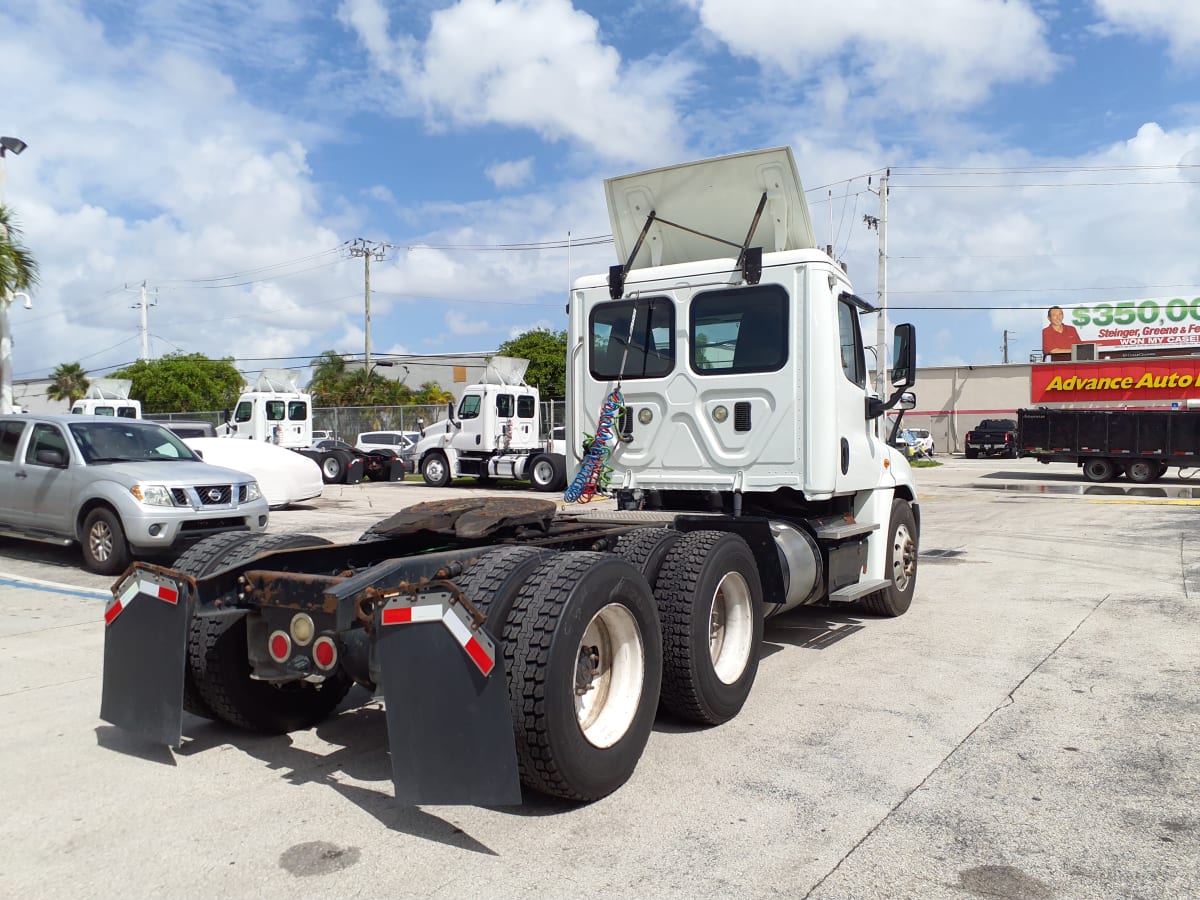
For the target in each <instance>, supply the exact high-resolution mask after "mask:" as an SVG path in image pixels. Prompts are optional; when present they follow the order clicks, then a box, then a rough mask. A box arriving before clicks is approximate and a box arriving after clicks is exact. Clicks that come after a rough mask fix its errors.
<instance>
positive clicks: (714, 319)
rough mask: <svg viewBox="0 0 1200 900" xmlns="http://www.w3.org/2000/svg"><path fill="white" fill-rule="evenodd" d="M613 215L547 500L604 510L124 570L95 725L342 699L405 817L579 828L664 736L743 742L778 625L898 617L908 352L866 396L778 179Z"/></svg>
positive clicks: (573, 309)
mask: <svg viewBox="0 0 1200 900" xmlns="http://www.w3.org/2000/svg"><path fill="white" fill-rule="evenodd" d="M606 190H607V195H608V204H609V213H610V217H611V220H612V227H613V233H614V235H615V236H616V244H617V248H618V253H619V257H618V258H619V264H618V265H616V266H614V267H613V269H612V270H611V271H610V272H609V273H608V274H607V275H597V276H593V277H586V278H582V279H580V280H579V281H577V282H576V283H575V285H574V287H573V289H572V291H571V296H570V303H569V315H568V338H569V350H568V358H567V388H568V390H567V396H568V407H569V409H568V418H567V444H568V448H569V449H568V459H569V462H570V465H571V469H572V471H571V476H572V478H571V483H570V486H569V487H568V489H567V492H566V496H567V498H568V499H575V498H581V499H582V498H586V497H591V496H594V495H595V493H596V487H597V483H598V479H599V477H600V474H601V473H602V472H604V471H606V468H605V467H610V468H611V470H612V472H611V477H612V484H613V485H614V486H615V488H616V490H615V495H616V504H615V506H616V508H615V509H614V508H607V509H603V508H600V507H599V506H587V507H574V508H571V509H560V508H559V505H558V504H557V503H555V502H552V501H549V500H540V499H533V498H514V497H502V496H497V497H479V498H463V499H456V500H446V501H438V502H434V503H422V504H417V505H415V506H411V507H408V508H407V509H404V510H402V511H401V512H399V513H397V514H396V515H394V516H392V517H390V518H388V519H385V520H383V521H381V522H379V523H377V524H376V525H374V526H373V527H372V528H371V529H370V530H369V531H368V532H367V533H366V534H365V535H363V538H362V539H361V540H359V541H358V542H354V543H347V544H338V545H328V544H325V543H324V542H323V541H322V540H321V539H320V538H317V537H312V536H307V535H295V534H273V535H267V536H254V537H249V538H245V539H243V538H240V537H236V538H229V537H226V536H221V537H218V538H212V539H209V541H208V542H206V544H204V545H197V548H193V550H192V551H191V552H189V554H185V556H184V557H181V558H180V559H179V560H178V561H177V563H176V565H175V567H174V569H173V570H167V569H149V568H143V567H134V569H132V570H131V571H130V572H129V573H128V574H127V575H126V577H125V578H124V579H123V580H122V582H121V583H120V584H118V585H117V586H116V587H115V588H114V597H115V598H116V599H115V600H114V603H116V602H117V601H118V600H120V599H121V598H127V599H128V598H136V599H138V602H137V603H133V604H132V605H129V604H128V603H126V604H125V606H124V607H123V609H124V610H125V611H123V612H119V615H114V616H113V617H112V618H111V620H110V621H109V623H108V625H107V628H106V632H105V669H104V689H103V700H102V705H101V716H102V717H103V718H104V719H105V720H107V721H109V722H112V723H113V724H116V725H118V726H120V727H122V728H125V729H128V730H130V731H133V732H135V733H137V734H139V735H142V736H143V737H145V738H148V739H151V740H155V741H159V742H161V743H166V744H172V745H176V746H177V745H178V744H179V742H180V739H181V729H182V721H183V710H184V709H188V710H191V711H192V712H195V713H198V714H199V715H203V716H208V717H210V718H217V719H222V720H224V721H227V722H230V723H233V724H236V725H239V726H241V727H245V728H251V729H255V730H259V731H275V732H281V731H287V730H290V729H296V728H305V727H308V726H311V725H313V724H315V723H317V722H319V721H321V720H322V719H323V718H325V717H327V716H329V715H331V714H332V713H333V711H334V710H335V709H336V708H337V706H338V704H339V703H340V702H341V701H342V698H343V697H344V696H345V694H346V692H347V691H348V690H349V688H350V686H351V685H352V684H353V683H355V682H357V683H359V684H362V685H364V686H365V687H367V688H368V689H369V690H372V691H373V692H375V693H376V694H377V695H378V696H380V697H382V698H383V701H384V707H385V710H386V721H387V731H388V741H389V744H390V755H391V760H392V778H393V786H394V789H395V794H396V798H397V800H398V801H399V802H401V803H408V804H453V803H474V804H482V805H493V804H495V805H502V804H512V803H519V802H521V790H522V786H523V787H524V788H527V789H530V790H536V791H540V792H543V793H548V794H552V795H555V796H559V797H565V798H569V799H572V800H576V801H589V800H594V799H597V798H599V797H603V796H605V795H606V794H608V793H610V792H612V791H614V790H616V789H617V788H619V787H620V786H621V785H622V784H624V783H625V782H626V780H628V778H629V777H630V775H631V774H632V773H633V771H634V768H635V767H636V765H637V762H638V760H639V758H640V757H641V755H642V752H643V750H644V749H645V747H646V746H647V740H648V738H649V736H650V732H651V729H652V727H653V724H654V719H655V716H656V715H657V714H658V712H659V711H660V710H661V711H662V712H663V713H664V714H665V715H669V716H672V717H674V718H676V719H679V720H683V721H686V722H692V723H698V724H702V725H709V726H712V725H719V724H721V723H723V722H725V721H727V720H729V719H731V718H733V717H734V716H736V715H737V714H738V713H739V711H740V710H741V709H742V706H743V704H744V703H745V702H746V699H747V697H748V696H749V694H750V691H751V689H752V688H753V685H754V682H755V676H756V674H757V672H758V660H759V645H760V643H761V640H762V635H763V623H764V619H766V618H767V617H768V616H770V615H774V614H777V613H780V612H782V611H784V610H787V609H791V608H793V607H797V606H802V605H806V604H829V605H833V604H843V603H854V604H857V605H858V606H859V607H860V608H861V609H863V610H864V611H865V612H867V613H870V614H875V615H881V616H898V615H901V614H902V613H904V612H905V611H906V610H907V609H908V608H909V604H910V603H911V602H912V599H913V594H914V591H915V588H916V575H917V546H918V533H919V523H920V517H919V515H918V507H917V500H916V491H915V488H914V483H913V476H912V472H911V471H910V469H909V466H908V463H907V462H906V461H905V459H904V457H903V456H902V455H901V454H900V453H899V452H898V451H897V450H895V449H894V448H892V447H889V446H888V445H887V444H886V443H885V442H884V441H883V440H882V439H880V438H879V437H877V436H876V434H875V427H874V426H875V425H876V424H877V420H878V419H879V417H880V416H882V415H883V414H884V413H885V412H886V411H887V410H888V409H889V408H895V407H897V406H899V407H900V408H912V404H913V403H915V400H914V399H913V397H912V395H911V394H906V393H904V391H905V389H906V388H908V387H909V386H910V385H911V384H912V382H913V377H914V373H915V371H916V370H915V362H916V357H915V354H916V351H915V335H914V331H913V329H912V327H911V326H909V325H900V326H897V328H896V345H895V349H894V362H895V365H894V367H893V368H892V370H891V381H892V386H893V388H894V391H893V393H892V394H891V396H889V397H887V398H880V397H876V396H873V395H872V393H871V391H870V390H869V388H868V387H867V378H866V365H865V358H864V350H863V340H862V333H861V329H860V326H859V319H860V316H861V315H863V314H864V313H868V312H870V311H871V309H870V307H869V305H868V304H866V303H865V302H863V301H862V300H860V299H859V298H858V297H857V296H855V294H854V292H853V289H852V288H851V286H850V282H849V281H848V279H847V276H846V273H845V272H844V271H843V270H842V269H841V267H840V266H839V265H837V264H836V263H835V262H834V260H832V259H831V258H830V257H829V256H827V255H826V254H825V253H823V252H821V251H820V250H818V249H817V248H816V247H815V246H814V243H815V242H814V240H813V235H812V229H811V226H810V224H809V217H808V210H807V206H806V204H805V201H804V194H803V192H802V188H801V185H800V179H799V176H798V175H797V173H796V169H795V164H794V162H793V160H792V155H791V152H790V151H789V150H787V149H777V150H768V151H761V152H756V153H745V154H739V155H736V156H731V157H724V158H720V159H715V160H706V161H702V162H699V163H691V164H687V165H681V166H674V167H671V168H666V169H658V170H655V171H652V172H644V173H640V174H637V175H632V176H628V177H624V178H617V179H613V180H610V181H609V182H607V184H606ZM881 362H882V361H881ZM512 387H513V386H512V385H496V386H492V387H490V388H489V391H488V393H487V394H486V398H487V399H488V402H489V403H491V404H492V405H493V406H494V397H495V393H496V392H500V391H502V390H508V389H511V388H512ZM512 394H513V397H514V399H515V398H516V397H517V392H516V391H515V390H514V391H512ZM479 396H480V409H481V410H482V409H483V407H484V402H483V401H484V397H485V395H483V394H482V393H481V394H480V395H479ZM460 411H461V406H460ZM457 418H458V419H459V421H460V422H462V423H463V424H464V426H465V423H466V420H465V419H463V418H462V417H461V415H459V416H458V417H457ZM451 427H452V428H455V432H456V433H457V432H458V431H459V430H460V429H458V428H456V427H455V426H453V425H452V426H451ZM445 434H447V435H449V434H450V432H449V431H447V432H445ZM585 435H592V436H593V438H594V439H593V440H591V441H590V442H589V445H588V450H587V452H586V454H585V453H583V446H582V444H583V437H584V436H585ZM482 440H483V439H482V437H481V438H480V444H479V446H480V447H481V448H482V446H483V445H482ZM485 449H488V450H490V451H498V450H501V449H503V448H500V447H495V446H493V447H490V448H485ZM603 505H604V506H609V507H612V506H613V504H603ZM163 592H166V593H167V594H168V595H170V596H173V597H178V598H179V602H177V603H174V604H166V603H162V602H159V601H158V600H156V599H154V598H155V597H156V596H159V595H161V594H162V593H163ZM762 727H764V728H769V727H770V723H769V722H767V723H765V724H764V725H763V726H762ZM679 783H680V787H681V788H685V787H686V786H687V785H688V784H689V783H690V782H689V781H688V776H687V773H682V772H681V773H679Z"/></svg>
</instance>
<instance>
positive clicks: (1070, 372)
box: [1029, 359, 1200, 403]
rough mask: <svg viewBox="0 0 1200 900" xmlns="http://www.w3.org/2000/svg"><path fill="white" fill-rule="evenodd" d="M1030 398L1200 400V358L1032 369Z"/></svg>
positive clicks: (1057, 400) (1065, 400)
mask: <svg viewBox="0 0 1200 900" xmlns="http://www.w3.org/2000/svg"><path fill="white" fill-rule="evenodd" d="M1029 395H1030V400H1031V401H1032V402H1033V403H1077V402H1080V401H1087V400H1162V401H1167V402H1169V401H1171V400H1186V399H1187V398H1189V397H1200V359H1176V360H1172V359H1155V360H1137V361H1134V360H1129V361H1125V362H1119V363H1118V362H1099V363H1052V364H1050V365H1041V366H1034V367H1033V372H1032V382H1031V387H1030V392H1029Z"/></svg>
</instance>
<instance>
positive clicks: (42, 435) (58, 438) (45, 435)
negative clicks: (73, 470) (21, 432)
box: [25, 422, 70, 466]
mask: <svg viewBox="0 0 1200 900" xmlns="http://www.w3.org/2000/svg"><path fill="white" fill-rule="evenodd" d="M42 450H57V451H59V452H60V453H61V454H62V457H63V465H64V466H65V465H66V464H67V460H69V459H70V454H68V453H67V441H66V438H64V437H63V435H62V432H61V431H59V430H58V429H57V428H55V427H54V426H53V425H46V424H45V423H42V422H39V423H38V424H36V425H34V426H33V434H32V435H31V436H30V438H29V449H27V450H26V451H25V462H26V463H28V464H29V465H32V466H44V465H47V463H42V462H38V458H37V455H38V453H39V452H40V451H42Z"/></svg>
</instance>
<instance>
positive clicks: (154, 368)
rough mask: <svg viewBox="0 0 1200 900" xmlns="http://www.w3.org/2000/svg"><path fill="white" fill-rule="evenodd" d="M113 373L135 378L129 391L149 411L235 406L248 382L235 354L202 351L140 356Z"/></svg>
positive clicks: (117, 375) (190, 410)
mask: <svg viewBox="0 0 1200 900" xmlns="http://www.w3.org/2000/svg"><path fill="white" fill-rule="evenodd" d="M113 377H114V378H129V379H131V380H132V381H133V387H132V388H131V389H130V391H129V395H130V396H131V397H133V398H135V399H137V400H140V401H142V409H143V411H145V412H148V413H161V412H208V411H211V410H225V409H232V408H233V405H234V404H235V403H236V402H237V398H238V395H239V394H240V393H241V392H242V388H243V386H244V385H245V379H244V378H243V377H242V373H241V372H239V371H238V370H237V369H236V368H235V367H234V365H233V357H225V358H224V359H209V358H208V357H206V356H204V355H203V354H200V353H171V354H168V355H166V356H164V357H162V358H161V359H152V360H138V361H137V362H135V363H134V364H133V365H131V366H126V367H125V368H124V369H121V371H119V372H114V373H113Z"/></svg>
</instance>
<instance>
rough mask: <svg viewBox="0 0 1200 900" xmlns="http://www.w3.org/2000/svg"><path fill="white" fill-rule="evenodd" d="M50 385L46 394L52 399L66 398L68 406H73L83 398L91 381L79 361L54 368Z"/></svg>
mask: <svg viewBox="0 0 1200 900" xmlns="http://www.w3.org/2000/svg"><path fill="white" fill-rule="evenodd" d="M51 378H52V379H53V380H52V381H51V383H50V387H48V388H46V396H47V397H49V398H50V399H51V400H66V401H67V406H73V405H74V404H75V401H76V400H80V399H82V398H83V396H84V394H86V393H87V389H88V387H89V386H90V384H91V382H90V381H88V377H87V372H85V371H84V370H83V366H81V365H80V364H79V363H77V362H73V363H63V364H62V365H60V366H59V367H58V368H57V369H55V370H54V373H53V375H51Z"/></svg>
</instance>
